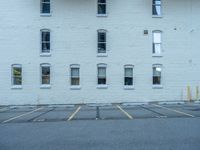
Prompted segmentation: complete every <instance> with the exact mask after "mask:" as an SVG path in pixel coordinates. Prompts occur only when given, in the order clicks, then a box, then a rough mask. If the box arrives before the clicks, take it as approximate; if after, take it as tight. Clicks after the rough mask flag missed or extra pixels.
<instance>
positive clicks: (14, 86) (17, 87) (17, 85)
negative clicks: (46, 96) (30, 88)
mask: <svg viewBox="0 0 200 150" xmlns="http://www.w3.org/2000/svg"><path fill="white" fill-rule="evenodd" d="M14 68H20V69H21V72H20V73H21V75H20V76H15V75H14ZM14 78H21V83H20V84H15V82H14V80H15V79H14ZM11 85H12V89H21V88H22V85H23V70H22V65H21V64H12V65H11Z"/></svg>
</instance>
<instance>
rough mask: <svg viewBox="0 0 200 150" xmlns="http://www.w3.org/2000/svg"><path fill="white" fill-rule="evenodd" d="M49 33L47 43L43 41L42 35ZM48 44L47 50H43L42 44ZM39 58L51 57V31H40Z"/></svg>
mask: <svg viewBox="0 0 200 150" xmlns="http://www.w3.org/2000/svg"><path fill="white" fill-rule="evenodd" d="M44 32H48V33H49V41H43V33H44ZM44 43H49V49H47V50H45V51H44V50H43V44H44ZM40 56H51V30H50V29H41V30H40Z"/></svg>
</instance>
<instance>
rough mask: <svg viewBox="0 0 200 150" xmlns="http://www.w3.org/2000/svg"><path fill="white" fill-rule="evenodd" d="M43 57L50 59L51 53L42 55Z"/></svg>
mask: <svg viewBox="0 0 200 150" xmlns="http://www.w3.org/2000/svg"><path fill="white" fill-rule="evenodd" d="M40 56H41V57H50V56H51V53H40Z"/></svg>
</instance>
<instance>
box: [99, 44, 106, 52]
mask: <svg viewBox="0 0 200 150" xmlns="http://www.w3.org/2000/svg"><path fill="white" fill-rule="evenodd" d="M98 53H106V43H98Z"/></svg>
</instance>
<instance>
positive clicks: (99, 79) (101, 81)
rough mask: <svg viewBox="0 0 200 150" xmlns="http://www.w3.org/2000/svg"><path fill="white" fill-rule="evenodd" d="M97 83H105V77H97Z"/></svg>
mask: <svg viewBox="0 0 200 150" xmlns="http://www.w3.org/2000/svg"><path fill="white" fill-rule="evenodd" d="M98 84H99V85H105V84H106V78H98Z"/></svg>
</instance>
